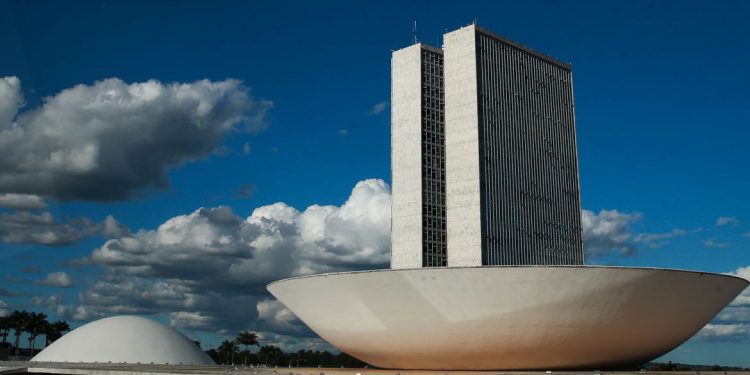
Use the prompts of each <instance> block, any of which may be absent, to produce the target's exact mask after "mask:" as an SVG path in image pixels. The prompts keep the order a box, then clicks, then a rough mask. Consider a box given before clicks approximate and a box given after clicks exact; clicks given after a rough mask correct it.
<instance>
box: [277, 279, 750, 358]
mask: <svg viewBox="0 0 750 375" xmlns="http://www.w3.org/2000/svg"><path fill="white" fill-rule="evenodd" d="M747 285H748V281H747V280H744V279H741V278H739V277H734V276H727V275H720V274H713V273H705V272H691V271H681V270H670V269H655V268H622V267H595V266H552V267H547V266H538V267H535V266H532V267H476V268H422V269H408V270H378V271H361V272H343V273H331V274H321V275H315V276H305V277H296V278H291V279H285V280H280V281H276V282H273V283H271V284H269V285H268V286H267V288H268V290H269V291H270V292H271V293H272V294H273V295H274V296H276V298H278V299H279V300H280V301H281V302H282V303H283V304H284V305H286V306H287V307H288V308H289V309H290V310H291V311H292V312H294V313H295V314H296V315H297V316H298V317H299V318H300V319H301V320H302V321H303V322H305V324H307V325H308V326H309V327H310V328H311V329H312V330H313V331H315V332H316V333H317V334H318V335H320V336H321V337H322V338H324V339H325V340H327V341H328V342H329V343H331V344H332V345H334V346H336V347H337V348H339V349H341V350H342V351H344V352H346V353H348V354H350V355H352V356H354V357H356V358H359V359H361V360H362V361H365V362H367V363H369V364H371V365H374V366H378V367H381V368H394V369H434V370H438V369H440V370H490V369H493V370H529V369H547V370H554V369H606V368H617V367H622V366H631V365H639V364H643V363H645V362H647V361H649V360H651V359H654V358H656V357H658V356H660V355H662V354H664V353H666V352H668V351H670V350H672V349H673V348H675V347H677V346H678V345H680V344H681V343H683V342H684V341H685V340H687V339H688V338H690V337H691V336H693V335H694V334H695V333H696V332H698V331H699V330H700V329H701V328H702V327H703V326H704V325H705V324H706V323H708V322H709V321H710V320H711V319H712V318H713V317H714V316H715V315H716V314H717V313H718V312H719V311H720V310H721V309H722V308H724V306H726V305H727V304H729V303H730V302H731V301H732V299H734V298H735V297H736V296H737V295H738V294H739V293H741V292H742V290H744V289H745V287H747Z"/></svg>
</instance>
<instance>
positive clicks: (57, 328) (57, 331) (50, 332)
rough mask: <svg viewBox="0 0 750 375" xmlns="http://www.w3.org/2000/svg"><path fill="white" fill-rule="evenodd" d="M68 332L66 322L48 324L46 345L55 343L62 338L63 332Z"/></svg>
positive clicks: (68, 328)
mask: <svg viewBox="0 0 750 375" xmlns="http://www.w3.org/2000/svg"><path fill="white" fill-rule="evenodd" d="M68 331H70V326H69V325H68V322H65V321H62V320H58V321H56V322H54V323H50V325H49V326H48V327H47V343H46V344H47V345H49V344H51V343H53V342H55V341H56V340H57V339H59V338H60V337H62V335H63V334H64V333H65V332H68Z"/></svg>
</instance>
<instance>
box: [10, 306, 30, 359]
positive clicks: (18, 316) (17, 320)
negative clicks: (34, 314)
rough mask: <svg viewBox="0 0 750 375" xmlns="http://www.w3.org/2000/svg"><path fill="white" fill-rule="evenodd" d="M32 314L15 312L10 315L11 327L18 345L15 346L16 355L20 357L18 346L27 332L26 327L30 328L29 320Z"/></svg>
mask: <svg viewBox="0 0 750 375" xmlns="http://www.w3.org/2000/svg"><path fill="white" fill-rule="evenodd" d="M30 316H31V314H29V313H28V311H25V310H24V311H18V310H16V311H13V313H11V314H10V316H9V318H10V327H11V328H12V329H13V330H14V331H15V332H14V334H15V336H16V344H15V347H14V348H15V349H14V350H15V354H14V355H16V356H18V346H19V345H20V344H21V334H22V333H23V332H24V331H25V330H26V327H27V326H28V323H27V322H28V320H29V318H30Z"/></svg>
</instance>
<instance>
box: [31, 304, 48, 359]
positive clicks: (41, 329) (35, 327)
mask: <svg viewBox="0 0 750 375" xmlns="http://www.w3.org/2000/svg"><path fill="white" fill-rule="evenodd" d="M48 329H49V322H48V321H47V315H45V314H44V313H35V312H33V313H31V314H29V319H28V320H27V321H26V332H28V333H29V349H30V350H31V353H30V355H34V347H35V346H36V338H37V337H38V336H39V335H41V334H42V333H45V332H47V331H48Z"/></svg>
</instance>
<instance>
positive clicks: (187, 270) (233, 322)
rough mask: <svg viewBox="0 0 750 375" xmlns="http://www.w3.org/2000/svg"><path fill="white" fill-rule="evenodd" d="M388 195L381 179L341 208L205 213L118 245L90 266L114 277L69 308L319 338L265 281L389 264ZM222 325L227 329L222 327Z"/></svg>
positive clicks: (84, 313) (83, 313) (84, 314)
mask: <svg viewBox="0 0 750 375" xmlns="http://www.w3.org/2000/svg"><path fill="white" fill-rule="evenodd" d="M390 204H391V199H390V191H389V188H388V186H387V184H386V183H385V182H384V181H382V180H365V181H361V182H359V183H357V184H356V186H355V187H354V189H353V190H352V192H351V195H350V196H349V198H348V199H347V200H346V202H344V203H343V204H342V205H340V206H322V205H312V206H310V207H308V208H307V209H305V210H303V211H300V210H297V209H296V208H294V207H291V206H289V205H287V204H285V203H282V202H279V203H275V204H271V205H267V206H262V207H258V208H256V209H255V210H254V211H253V212H252V213H251V214H250V215H249V216H248V217H246V218H243V217H240V216H238V215H236V214H235V213H234V212H232V210H231V209H230V208H228V207H215V208H200V209H197V210H195V211H194V212H192V213H189V214H185V215H180V216H175V217H173V218H171V219H168V220H166V221H165V222H164V223H162V224H161V225H160V226H159V227H158V228H156V229H142V230H139V231H137V232H134V233H127V235H126V236H124V237H120V238H115V239H111V240H109V241H107V242H105V243H104V244H103V245H102V246H100V247H99V248H97V249H96V250H94V251H93V253H92V254H91V256H90V257H89V258H88V262H90V263H93V264H98V265H101V266H103V267H104V268H105V269H106V274H105V275H104V276H103V277H102V278H101V279H99V280H98V281H97V282H96V283H95V284H93V285H92V286H91V287H89V288H88V289H86V290H84V291H83V292H82V293H81V294H80V299H79V301H78V304H77V306H73V305H65V306H63V307H62V308H60V309H61V310H63V311H65V312H66V313H67V315H66V317H67V318H70V319H81V320H89V319H93V318H97V317H101V316H105V315H111V314H137V313H151V314H169V316H170V318H171V320H172V324H173V325H175V326H179V327H184V328H191V329H199V330H214V331H215V330H218V329H219V328H231V329H240V328H246V327H247V325H248V324H249V322H250V323H253V324H255V325H256V328H255V329H257V330H259V331H262V330H264V329H265V330H267V331H269V332H271V331H273V332H275V333H276V334H295V335H302V336H305V335H308V336H312V333H311V332H310V331H309V330H308V329H307V328H306V327H304V325H302V324H301V323H300V322H299V321H297V320H296V318H294V316H293V315H292V314H291V313H290V312H289V311H288V310H286V309H285V308H283V307H282V306H281V305H280V304H279V303H278V302H276V301H275V300H272V299H270V297H269V295H268V293H267V292H266V290H265V285H266V284H268V283H269V282H271V281H274V280H277V279H281V278H285V277H290V276H297V275H304V274H311V273H319V272H328V271H343V270H354V269H365V268H383V267H387V265H388V259H389V243H390ZM220 324H221V326H219V325H220Z"/></svg>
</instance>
